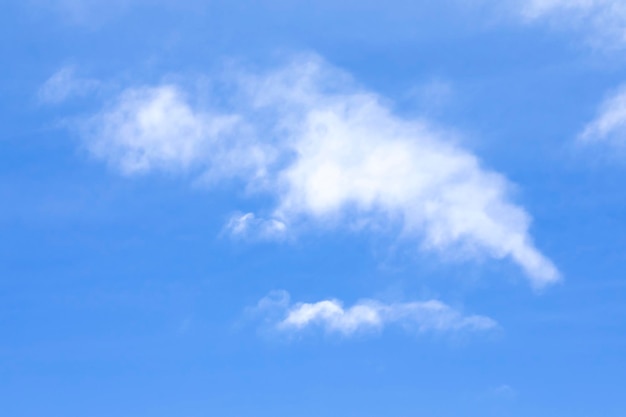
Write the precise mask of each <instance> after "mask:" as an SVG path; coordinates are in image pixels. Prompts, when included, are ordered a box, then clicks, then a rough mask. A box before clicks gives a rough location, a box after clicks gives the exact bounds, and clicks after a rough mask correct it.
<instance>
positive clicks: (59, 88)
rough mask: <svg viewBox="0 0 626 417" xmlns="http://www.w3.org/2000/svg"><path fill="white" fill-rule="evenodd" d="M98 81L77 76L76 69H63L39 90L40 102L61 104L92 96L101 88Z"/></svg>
mask: <svg viewBox="0 0 626 417" xmlns="http://www.w3.org/2000/svg"><path fill="white" fill-rule="evenodd" d="M101 85H102V84H101V83H100V81H98V80H95V79H90V78H82V77H79V76H77V75H76V68H74V67H72V66H67V67H63V68H61V69H60V70H58V71H57V72H55V73H54V74H53V75H52V76H51V77H50V78H48V79H47V80H46V82H45V83H44V84H43V85H42V86H41V88H40V89H39V94H38V96H39V100H40V101H41V102H42V103H45V104H60V103H62V102H64V101H66V100H69V99H71V98H75V97H82V96H86V95H88V94H91V93H93V92H95V91H96V90H98V89H99V88H101Z"/></svg>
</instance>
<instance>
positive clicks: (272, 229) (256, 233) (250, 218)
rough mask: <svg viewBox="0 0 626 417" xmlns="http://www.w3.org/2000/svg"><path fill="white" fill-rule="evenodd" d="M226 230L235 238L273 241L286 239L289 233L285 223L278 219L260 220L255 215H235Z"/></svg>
mask: <svg viewBox="0 0 626 417" xmlns="http://www.w3.org/2000/svg"><path fill="white" fill-rule="evenodd" d="M225 229H226V231H228V232H229V233H230V234H231V235H233V236H234V237H244V238H247V237H259V238H261V239H271V240H275V239H282V238H285V237H286V233H287V226H286V225H285V223H283V222H281V221H280V220H276V219H263V218H258V217H257V216H256V215H255V214H254V213H245V214H241V213H236V214H234V215H233V216H231V218H230V220H229V221H228V223H227V224H226V228H225Z"/></svg>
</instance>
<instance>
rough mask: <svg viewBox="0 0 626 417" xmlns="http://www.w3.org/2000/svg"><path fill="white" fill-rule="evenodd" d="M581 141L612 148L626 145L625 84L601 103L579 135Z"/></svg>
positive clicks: (622, 147)
mask: <svg viewBox="0 0 626 417" xmlns="http://www.w3.org/2000/svg"><path fill="white" fill-rule="evenodd" d="M579 140H580V141H581V142H583V143H604V144H606V145H608V146H610V147H612V148H614V149H624V147H625V146H626V86H622V87H621V88H619V89H618V90H617V91H616V92H615V93H613V94H612V95H611V96H610V97H608V98H607V99H606V100H605V101H604V103H603V104H602V105H601V107H600V110H599V112H598V115H597V116H596V118H595V119H594V120H593V121H592V122H590V123H589V124H588V125H587V126H586V127H585V129H584V130H583V132H582V133H581V134H580V135H579Z"/></svg>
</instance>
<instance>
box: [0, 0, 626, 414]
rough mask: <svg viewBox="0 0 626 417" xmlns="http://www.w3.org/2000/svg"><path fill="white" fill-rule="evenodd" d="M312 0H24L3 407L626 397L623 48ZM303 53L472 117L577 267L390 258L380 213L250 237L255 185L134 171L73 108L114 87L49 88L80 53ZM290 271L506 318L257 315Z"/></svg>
mask: <svg viewBox="0 0 626 417" xmlns="http://www.w3.org/2000/svg"><path fill="white" fill-rule="evenodd" d="M295 3H296V2H288V1H278V0H277V1H271V0H265V1H237V2H233V1H222V0H220V1H213V2H199V1H191V2H188V4H186V5H185V6H180V5H173V4H169V3H168V2H165V1H161V2H157V3H154V4H152V5H147V4H145V3H143V4H140V3H137V4H132V3H128V2H118V3H115V4H114V5H112V6H111V5H107V3H106V2H104V1H102V2H99V1H92V4H91V5H90V6H89V8H88V10H91V12H89V13H88V14H87V15H86V16H83V17H82V18H80V19H76V18H72V17H71V16H68V13H67V10H64V9H63V8H62V7H60V6H58V7H56V6H52V5H47V4H44V3H43V2H38V1H30V2H17V1H12V0H7V1H5V2H4V3H3V5H2V13H0V56H1V57H2V59H1V61H0V128H1V130H0V236H1V240H0V414H1V415H3V416H11V417H27V416H29V417H30V416H33V417H41V416H63V417H85V416H89V417H100V416H103V417H104V416H115V417H137V416H150V417H161V416H163V417H165V416H167V417H171V416H176V417H196V416H220V417H229V416H272V417H279V416H298V417H307V416H355V417H356V416H358V417H367V416H378V417H382V416H385V417H395V416H398V417H399V416H426V417H430V416H433V417H434V416H456V417H465V416H481V417H488V416H498V417H504V416H526V417H528V416H533V417H542V416H546V417H553V416H555V415H563V416H569V417H578V416H580V417H589V416H602V417H620V416H623V415H624V413H625V411H624V410H626V396H624V376H626V355H625V352H626V315H625V314H626V303H624V300H625V297H626V279H624V277H623V270H624V265H625V263H626V245H625V243H626V242H625V241H626V233H625V232H626V216H624V215H623V208H624V205H625V203H626V197H625V196H624V193H623V188H624V187H623V183H624V178H625V177H626V172H625V171H624V169H625V168H626V167H625V166H624V165H623V163H620V162H619V161H616V160H614V159H612V158H606V157H602V156H601V155H597V154H594V153H590V152H587V151H585V152H581V151H580V150H577V149H576V148H575V147H573V146H572V142H573V139H574V137H575V136H576V134H577V132H579V131H580V129H581V128H582V127H583V126H584V124H585V122H586V121H587V120H589V119H590V118H592V117H593V116H594V114H595V111H596V106H597V104H598V103H599V102H600V101H601V100H602V98H603V97H604V96H605V94H606V92H607V91H608V90H610V89H611V88H614V87H615V86H616V85H618V84H619V83H620V82H621V80H623V79H624V75H625V71H624V68H625V67H624V65H622V64H621V63H620V62H619V60H618V59H617V58H615V57H611V56H609V55H607V54H602V53H594V52H593V51H590V50H589V49H588V48H586V47H585V46H584V44H583V43H582V42H581V41H580V37H579V36H578V35H577V34H575V33H566V32H559V31H554V30H550V29H549V28H547V27H543V26H541V25H524V24H520V23H515V22H512V21H509V20H507V19H506V18H503V19H501V20H499V19H498V18H497V16H495V15H491V12H490V11H489V8H488V7H486V6H485V8H484V9H483V8H480V7H476V8H470V7H467V6H460V5H458V4H454V3H448V4H445V5H441V6H435V5H430V4H425V3H426V2H417V3H424V4H417V5H416V4H415V3H416V2H409V1H399V0H394V1H388V2H384V4H377V3H375V2H357V1H347V2H344V3H342V5H333V4H332V3H331V2H326V1H321V2H316V3H314V2H304V1H302V2H297V3H298V4H295ZM428 3H430V2H428ZM303 51H305V52H310V51H313V52H315V53H318V54H320V55H321V56H323V57H325V59H327V60H328V61H329V62H330V63H332V64H333V65H336V66H338V67H340V68H343V69H345V70H346V71H348V72H350V73H351V74H352V75H353V76H354V77H355V79H356V80H358V82H359V83H361V84H362V85H364V86H365V87H367V88H369V89H371V90H374V91H377V92H378V93H380V94H382V95H383V96H385V97H387V98H388V99H390V100H391V101H392V102H393V103H394V105H395V108H396V110H397V112H399V113H400V114H406V115H409V116H410V115H415V114H418V115H419V114H427V115H428V116H429V117H431V118H433V119H434V120H436V121H437V122H439V123H441V124H442V125H446V126H453V127H454V128H455V129H458V131H460V132H463V134H464V135H465V145H466V147H468V148H469V149H472V150H473V151H474V152H475V153H476V154H477V155H478V156H479V157H480V158H481V159H482V161H483V162H484V164H485V165H486V166H488V167H490V168H493V169H495V170H497V171H500V172H502V173H504V174H505V175H506V176H507V177H508V178H509V179H511V181H513V182H514V183H516V184H517V185H518V186H519V190H518V191H519V193H518V196H517V200H518V201H519V202H520V203H521V204H522V205H523V206H524V207H526V208H527V210H528V211H529V212H530V213H531V214H532V216H533V218H534V223H533V228H532V234H533V236H534V238H535V240H536V243H537V245H538V247H539V248H541V250H542V251H543V252H544V253H546V254H547V255H548V256H550V257H551V259H553V260H554V261H555V263H556V264H557V265H558V267H559V268H560V270H561V271H562V273H563V275H564V278H565V281H564V284H563V285H559V286H556V287H553V288H550V289H548V290H547V291H546V292H544V293H543V294H537V293H535V292H533V291H532V290H531V289H530V288H529V286H528V285H527V283H526V281H525V279H524V277H523V276H521V273H520V272H519V271H518V270H517V269H516V268H515V267H514V266H512V265H509V264H508V263H506V262H492V261H487V260H486V261H485V262H483V263H446V262H441V259H439V258H437V257H436V256H432V254H431V255H428V254H417V255H411V256H390V255H389V254H388V253H387V252H386V245H385V243H386V242H384V241H381V240H380V239H377V238H375V237H373V236H369V235H366V234H357V235H354V234H346V233H341V232H338V233H332V234H330V233H322V234H318V235H308V236H302V237H300V238H299V239H298V241H297V242H295V243H293V244H285V243H283V244H279V243H259V242H257V243H245V242H239V241H232V240H230V239H227V238H225V237H223V236H221V235H220V232H221V231H222V228H223V226H224V223H225V221H227V219H228V216H229V215H230V213H232V212H233V211H235V210H241V209H242V208H251V209H254V201H251V200H249V199H246V198H245V197H244V196H243V195H242V194H241V193H240V192H238V191H236V190H235V191H233V189H231V188H229V187H219V188H217V189H212V190H207V189H203V188H198V187H193V186H191V185H190V182H189V181H188V180H185V179H184V178H180V177H169V176H164V175H153V176H146V177H138V178H131V179H129V178H124V177H121V176H119V175H117V174H116V173H115V172H112V171H111V170H108V169H107V167H106V166H105V165H104V164H102V163H100V162H98V161H95V160H93V159H91V158H90V157H89V156H88V154H87V152H85V150H84V149H82V148H81V144H80V141H79V140H78V138H77V137H75V136H73V135H72V134H71V133H69V132H68V131H67V130H65V129H62V128H60V127H59V120H62V119H63V118H65V117H72V116H77V115H82V114H89V112H90V111H94V110H95V109H97V108H98V107H99V106H100V105H101V102H102V100H101V97H85V98H82V99H80V100H78V101H76V102H73V103H71V104H68V105H62V106H59V107H50V106H43V105H41V103H40V102H39V101H38V99H37V92H38V90H39V88H40V86H41V85H42V84H43V83H44V82H45V80H46V79H47V78H48V77H50V75H52V74H53V73H54V72H56V71H57V70H58V69H59V68H61V67H63V66H66V65H75V66H76V67H77V68H78V69H79V71H80V72H81V73H82V74H85V75H86V76H89V77H93V78H99V79H118V80H119V79H121V80H129V82H130V81H134V82H139V83H148V84H149V83H156V82H158V81H160V80H161V79H162V78H163V77H164V76H167V75H168V74H207V73H211V72H212V71H214V70H216V69H219V68H222V66H223V64H224V62H227V61H229V60H237V61H239V62H243V63H244V64H245V65H250V66H253V67H261V68H262V67H265V66H271V65H273V64H274V63H275V62H277V61H279V60H280V59H281V57H284V56H286V55H289V54H292V53H299V52H303ZM433 80H443V81H444V82H446V83H448V84H449V85H451V86H452V91H453V92H452V94H451V97H450V98H449V100H447V101H446V102H444V103H443V104H442V105H441V106H438V107H436V108H430V107H429V106H428V103H424V102H421V101H420V100H419V99H418V98H416V96H415V94H411V91H416V89H417V91H419V88H420V86H423V85H426V84H427V83H428V82H430V81H433ZM274 289H285V290H288V291H289V292H290V293H291V294H292V296H293V298H294V299H296V300H304V301H317V300H320V299H322V298H328V297H337V298H340V299H342V300H345V301H346V302H347V303H351V302H354V301H356V300H358V299H360V298H363V297H375V296H376V295H377V294H389V293H392V294H398V295H399V296H401V297H403V298H405V299H407V300H412V299H424V298H429V297H432V296H436V297H439V298H441V299H442V300H444V301H446V302H449V303H451V304H452V305H455V306H463V307H464V308H465V309H467V310H468V311H471V312H475V313H478V314H485V315H488V316H490V317H493V318H495V319H496V320H497V321H498V322H499V323H500V325H501V330H499V331H498V332H496V333H494V334H488V335H481V334H478V335H471V336H468V337H454V336H432V335H411V334H406V333H404V332H401V331H397V330H393V329H390V330H385V331H384V332H383V333H382V334H381V335H379V336H371V335H370V336H361V337H356V338H341V337H333V336H324V335H322V334H318V335H313V336H307V337H302V338H300V339H296V340H291V341H286V340H276V339H273V338H271V337H268V335H266V334H264V333H263V332H261V331H259V327H258V325H257V323H255V322H254V320H252V319H250V317H248V315H247V314H246V308H247V307H249V306H252V305H254V304H255V303H256V302H257V301H258V300H259V299H260V298H262V297H263V296H265V295H266V294H267V293H268V292H269V291H271V290H274ZM506 387H508V388H506Z"/></svg>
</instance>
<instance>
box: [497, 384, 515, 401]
mask: <svg viewBox="0 0 626 417" xmlns="http://www.w3.org/2000/svg"><path fill="white" fill-rule="evenodd" d="M491 394H492V396H494V397H497V398H503V399H514V398H515V397H517V391H516V390H515V389H513V388H511V386H510V385H507V384H502V385H500V386H497V387H495V388H493V389H492V390H491Z"/></svg>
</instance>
